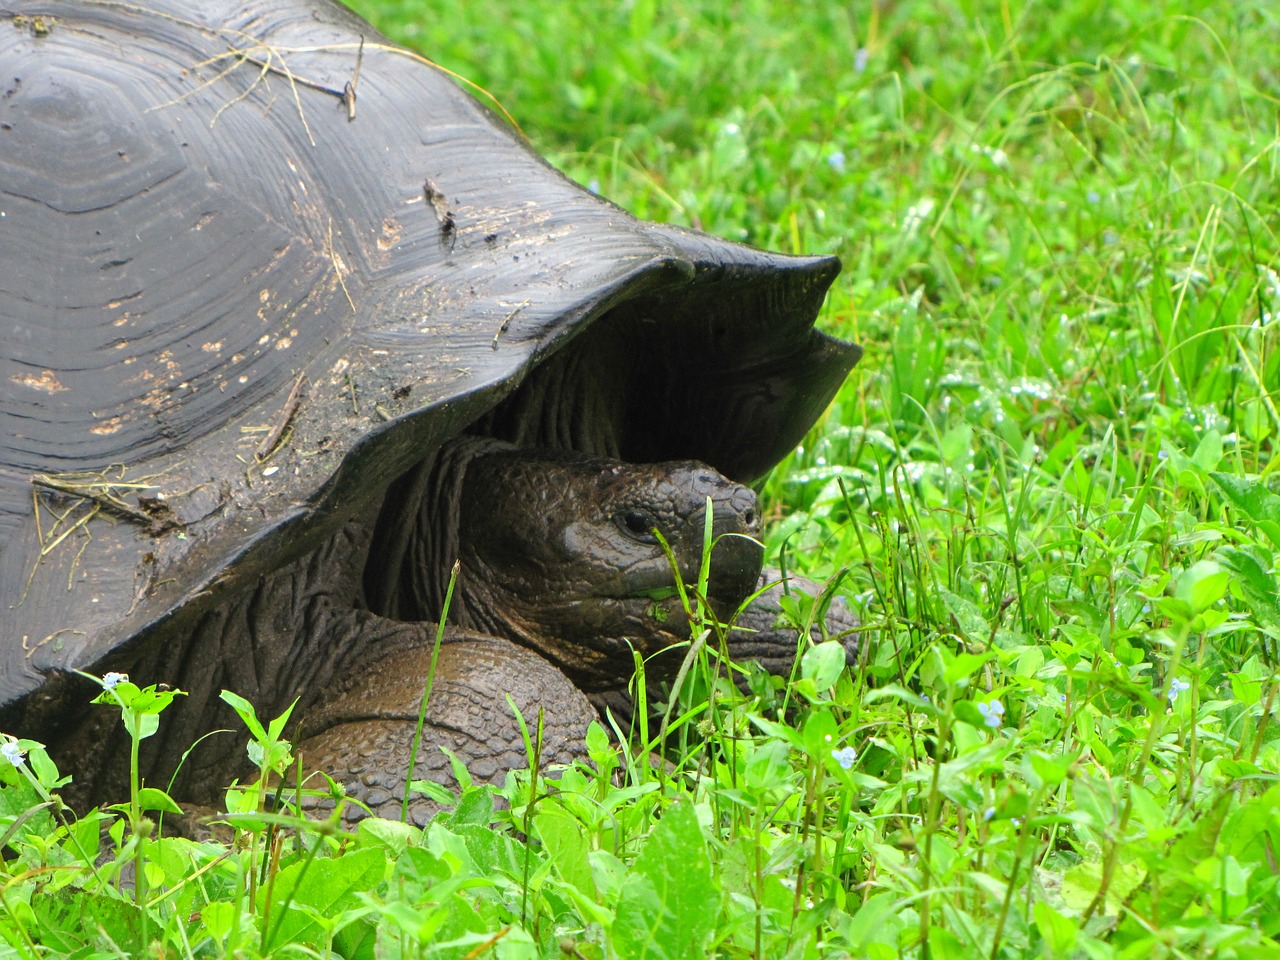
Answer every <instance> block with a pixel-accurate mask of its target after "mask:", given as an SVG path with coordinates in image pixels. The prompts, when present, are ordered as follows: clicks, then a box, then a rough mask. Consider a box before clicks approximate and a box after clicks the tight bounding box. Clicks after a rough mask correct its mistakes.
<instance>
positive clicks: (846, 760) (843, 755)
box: [831, 747, 858, 770]
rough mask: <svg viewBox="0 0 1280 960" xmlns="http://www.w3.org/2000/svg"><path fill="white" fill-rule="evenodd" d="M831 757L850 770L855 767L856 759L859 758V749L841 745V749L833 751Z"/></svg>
mask: <svg viewBox="0 0 1280 960" xmlns="http://www.w3.org/2000/svg"><path fill="white" fill-rule="evenodd" d="M831 758H832V759H833V760H835V762H836V763H838V764H840V766H842V767H844V769H846V770H850V769H852V768H853V763H854V761H855V760H857V759H858V751H857V750H855V749H853V747H841V748H840V749H839V750H832V751H831Z"/></svg>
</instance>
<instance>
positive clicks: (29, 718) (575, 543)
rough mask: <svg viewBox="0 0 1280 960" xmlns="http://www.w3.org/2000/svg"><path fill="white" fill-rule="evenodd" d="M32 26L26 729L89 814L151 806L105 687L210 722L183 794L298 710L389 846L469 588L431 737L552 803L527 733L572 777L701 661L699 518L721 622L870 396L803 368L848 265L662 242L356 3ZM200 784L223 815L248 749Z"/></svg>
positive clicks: (12, 314)
mask: <svg viewBox="0 0 1280 960" xmlns="http://www.w3.org/2000/svg"><path fill="white" fill-rule="evenodd" d="M5 15H6V18H7V20H8V22H7V23H4V24H3V25H0V318H2V320H3V324H4V339H3V350H2V351H0V420H2V422H3V429H2V434H3V438H4V439H3V453H2V455H0V730H4V731H6V732H8V733H11V734H19V735H23V736H31V737H34V738H37V739H39V740H42V741H44V742H46V743H48V744H50V745H51V747H52V749H53V751H54V753H55V756H57V757H60V758H61V760H62V763H63V765H64V769H65V770H69V771H71V772H73V773H74V775H75V783H74V785H73V796H74V797H75V798H77V799H80V800H81V801H96V800H99V799H102V798H104V797H108V796H110V795H111V793H112V791H114V790H117V789H119V786H120V778H121V777H123V776H124V774H125V769H124V767H125V764H124V761H123V759H122V756H123V755H122V753H121V752H120V751H118V750H114V749H112V745H113V744H118V743H119V742H120V741H121V739H122V736H123V735H122V733H121V731H120V730H119V729H118V724H117V725H113V719H114V711H110V710H107V709H103V708H92V707H89V706H88V705H87V703H88V700H89V699H90V697H91V695H92V694H91V690H90V687H91V685H90V684H89V681H87V680H85V679H83V678H82V677H81V676H80V675H78V674H77V673H76V671H88V672H93V673H98V674H101V673H103V672H105V671H127V672H129V673H130V674H132V675H133V677H134V679H135V680H137V681H139V682H143V683H147V682H155V681H165V682H168V683H170V684H173V685H174V686H177V687H180V688H182V689H184V690H186V691H187V692H188V693H189V696H188V697H187V698H186V699H185V700H182V701H180V702H179V705H178V706H177V707H175V708H174V709H173V710H172V711H170V713H168V714H167V715H166V718H165V723H164V724H163V725H162V726H161V729H160V732H159V734H158V735H156V736H155V737H153V738H151V739H150V740H149V741H147V745H146V746H147V751H146V752H145V753H144V760H143V762H144V773H145V774H146V775H148V776H149V777H151V778H152V781H153V782H163V781H162V780H160V779H159V778H161V777H167V776H168V775H169V774H170V773H171V772H172V770H173V769H174V767H175V764H176V762H177V760H178V758H179V757H180V756H181V753H182V751H183V750H185V749H186V748H187V747H188V746H190V745H191V744H192V743H193V742H195V741H196V740H197V738H198V737H199V736H200V735H201V734H203V733H204V732H206V731H208V730H211V729H213V728H216V727H219V726H230V725H233V723H234V716H233V715H232V714H231V712H230V710H229V709H228V708H227V707H226V706H225V704H223V703H222V702H221V701H220V700H219V692H220V691H221V690H222V689H224V688H226V689H230V690H232V691H235V692H237V693H239V694H241V695H243V696H245V697H247V698H248V699H249V700H251V701H252V702H253V703H254V704H255V705H256V706H257V708H258V710H259V713H260V715H263V716H274V715H275V714H277V713H278V712H279V711H281V710H282V709H283V708H284V707H286V706H287V705H288V704H289V703H291V702H293V701H294V700H295V699H299V698H300V703H299V706H298V708H297V710H296V711H295V714H294V716H295V718H297V719H299V720H300V721H301V727H300V733H299V736H300V737H302V738H303V739H304V741H305V742H304V743H303V749H304V752H305V753H306V755H307V757H308V762H310V763H313V764H314V765H316V766H319V767H324V768H328V769H330V770H331V771H333V772H334V773H335V774H337V775H338V776H340V777H342V778H345V779H346V780H348V781H349V782H350V783H351V784H352V789H354V790H355V791H356V792H357V793H362V794H363V795H364V798H365V799H366V800H368V801H369V802H370V804H371V806H372V807H374V809H379V808H382V807H383V805H384V804H385V803H386V802H387V799H388V795H389V794H390V793H391V792H394V791H395V790H396V789H397V787H398V784H400V783H402V782H403V779H402V778H403V772H402V771H403V761H404V759H405V753H406V750H407V745H408V736H409V734H410V733H411V731H412V727H413V719H414V715H415V713H416V709H417V704H418V698H419V697H420V695H421V690H422V685H423V681H424V678H425V674H426V671H427V665H428V663H429V654H430V650H431V644H432V640H433V638H434V633H435V628H434V626H433V621H435V620H438V619H439V617H440V614H441V602H442V594H443V592H444V585H445V583H446V582H447V580H448V576H449V571H450V569H451V567H452V566H453V562H454V561H455V560H460V561H461V567H460V570H461V573H460V575H459V586H458V594H457V597H456V598H455V602H454V606H453V608H452V609H451V610H450V613H449V617H448V620H449V623H450V629H449V631H448V635H447V641H448V642H446V644H445V645H444V648H443V650H442V651H441V653H440V660H439V663H438V665H437V673H436V685H435V690H434V692H433V695H432V699H431V713H430V716H429V717H428V731H427V735H428V739H429V740H430V739H434V740H436V741H438V742H439V743H441V744H444V745H446V746H449V747H451V748H452V749H454V750H455V751H457V752H458V753H459V754H460V755H461V756H462V757H463V758H464V759H466V760H467V761H468V762H470V763H472V764H473V765H474V766H475V767H476V768H477V771H478V775H479V776H484V777H496V776H500V775H501V773H502V771H503V769H505V768H507V767H510V766H512V765H515V764H521V763H523V752H522V750H520V749H518V739H517V737H516V735H515V730H516V727H515V724H514V721H513V720H512V717H511V714H510V711H509V709H508V706H507V703H506V696H507V694H508V693H510V694H511V695H512V696H513V697H514V698H515V700H516V701H517V703H518V705H519V706H520V707H521V709H522V710H524V711H526V713H529V712H530V711H536V710H537V708H538V707H539V706H540V705H541V706H543V707H545V708H546V717H547V734H546V736H547V743H548V747H547V755H548V756H565V755H569V754H571V753H572V752H573V748H572V744H573V743H574V741H575V739H576V740H577V742H578V743H580V742H581V736H582V731H583V728H584V726H585V724H586V722H587V720H588V719H589V718H590V716H591V715H592V709H593V708H592V704H591V702H589V700H588V696H589V697H590V698H591V699H592V701H594V703H595V704H596V705H597V706H599V705H601V704H608V703H610V702H617V696H618V694H619V691H623V690H624V689H625V685H626V681H627V677H628V676H629V674H630V673H631V670H632V666H633V651H638V652H640V653H641V654H643V655H644V656H646V657H651V658H653V657H654V656H655V655H656V654H658V653H660V652H661V651H662V649H663V648H665V647H668V646H678V645H679V641H681V640H682V639H683V638H685V637H687V634H688V627H687V623H685V622H684V618H683V614H682V612H681V610H680V608H679V606H678V601H677V600H673V599H672V598H671V597H670V594H671V593H672V591H671V589H670V587H671V586H672V583H673V581H672V573H671V568H672V562H673V559H674V562H675V564H676V566H678V568H679V570H680V573H681V576H683V577H685V578H692V577H694V576H695V575H696V572H697V570H698V566H699V562H700V559H701V556H702V550H703V539H702V535H703V530H704V520H705V511H706V509H707V507H706V505H707V503H708V499H709V501H710V502H711V504H712V523H711V527H712V528H713V533H714V535H715V536H716V537H717V538H718V539H717V543H718V544H719V546H717V547H716V548H715V549H714V550H713V555H712V558H711V559H712V571H713V572H712V576H711V581H710V585H709V588H708V592H709V594H710V597H709V600H710V602H711V604H712V606H713V607H714V608H715V609H716V611H717V612H718V613H719V614H720V615H721V616H728V615H730V614H732V613H733V611H734V610H735V609H736V608H737V607H738V606H739V605H740V604H741V603H742V601H743V600H744V598H746V597H747V595H748V594H749V593H751V592H752V590H753V589H754V587H755V584H756V582H757V577H758V576H759V575H760V548H759V546H758V544H756V543H754V542H753V541H752V540H751V536H752V535H753V534H754V533H755V532H756V530H757V529H758V524H759V518H758V516H757V512H758V511H757V508H756V505H755V499H754V494H753V493H752V491H751V490H750V489H749V487H747V486H745V485H744V484H749V483H750V482H751V481H752V480H754V479H756V478H759V477H760V476H761V475H762V474H764V473H765V472H766V471H767V470H769V469H770V467H771V466H773V465H774V464H775V463H776V462H777V461H778V460H779V459H781V458H782V457H783V456H784V455H786V453H787V452H788V451H789V450H791V449H792V447H793V446H794V445H795V444H796V443H797V442H798V440H799V439H800V438H801V436H802V435H803V433H804V432H805V431H806V430H807V429H808V428H809V427H810V426H811V425H812V423H813V422H814V421H815V419H816V418H817V417H818V416H819V415H820V414H821V412H822V411H823V409H824V407H825V406H826V404H827V403H828V402H829V400H830V399H831V397H832V396H833V394H834V392H835V391H836V389H837V388H838V387H839V385H840V384H841V382H842V381H843V380H844V378H845V376H846V375H847V373H848V372H849V370H850V368H851V367H852V366H853V364H854V363H855V362H856V361H857V359H858V357H859V355H860V351H859V350H858V348H857V347H855V346H853V345H851V344H847V343H844V342H841V341H838V340H835V339H833V338H830V337H828V336H826V335H824V334H822V333H819V332H817V331H815V330H814V329H813V322H814V318H815V316H816V314H817V312H818V309H819V307H820V305H821V303H822V300H823V296H824V294H825V291H826V288H827V287H828V285H829V284H830V282H831V280H832V278H833V277H834V276H835V274H836V272H837V270H838V268H839V265H838V263H837V261H836V260H834V259H833V258H829V257H790V256H781V255H776V254H771V253H763V252H759V251H757V250H753V249H750V248H747V247H744V246H741V245H737V244H733V243H728V242H725V241H722V240H718V239H714V238H711V237H708V236H704V235H702V234H699V233H695V232H691V231H687V230H683V229H678V228H675V227H671V226H664V225H659V224H653V223H644V222H639V221H637V220H635V219H634V218H632V217H631V216H629V215H628V214H626V213H625V212H623V211H622V210H620V209H619V208H618V207H616V206H614V205H612V204H610V203H608V202H607V201H605V200H602V199H601V198H599V197H597V196H595V195H593V194H592V193H591V192H589V191H587V190H583V189H581V188H580V187H578V186H577V185H575V184H574V183H572V182H570V181H569V180H567V179H566V178H565V177H563V176H562V175H560V174H559V173H557V172H556V171H555V170H554V169H552V168H551V167H550V166H549V165H548V164H547V163H545V162H544V161H543V160H542V159H540V158H539V157H538V156H537V155H536V154H535V153H533V152H532V151H531V150H530V149H529V147H528V146H527V145H526V143H525V142H524V141H523V140H522V139H521V137H520V136H519V135H518V134H517V133H516V132H514V131H513V130H512V128H511V127H510V126H509V125H508V124H507V123H505V122H503V121H502V120H500V119H498V118H496V117H495V115H494V114H493V113H492V112H491V111H490V110H489V109H488V108H486V107H485V106H482V105H480V104H478V103H477V102H476V101H475V100H473V99H472V98H471V97H470V96H468V95H467V94H465V93H463V92H462V91H461V90H460V89H459V88H458V86H457V85H456V84H455V83H454V81H453V80H452V79H451V78H450V77H449V76H448V75H446V74H444V73H443V72H442V71H440V70H438V69H436V68H435V67H434V66H433V65H431V64H430V63H429V62H427V61H425V60H424V59H423V58H422V57H421V56H419V55H417V54H415V53H412V52H410V51H408V50H404V49H401V48H399V47H396V46H394V45H392V44H390V43H389V42H387V41H386V40H384V39H383V38H381V37H380V36H378V35H377V33H376V32H375V31H374V30H373V29H372V28H371V27H369V26H368V25H367V24H365V23H363V22H361V21H360V20H359V19H358V18H356V17H355V16H354V15H353V14H351V13H350V12H349V11H347V10H346V9H344V8H342V7H340V6H338V5H337V4H334V3H329V2H326V0H249V2H234V3H233V2H230V0H216V2H215V0H201V2H199V3H196V2H187V3H183V2H181V0H128V2H123V0H121V2H115V0H100V2H91V0H61V2H60V0H18V2H17V5H16V7H15V6H14V5H13V4H10V5H9V6H8V7H7V8H6V14H5ZM660 536H661V539H665V540H666V541H667V542H668V544H669V545H670V547H671V551H672V557H671V558H669V557H667V556H666V555H665V554H664V552H663V547H662V543H660V542H659V540H660ZM664 588H665V589H664ZM747 609H748V612H750V610H752V609H754V608H752V607H748V608H747ZM748 619H750V618H749V615H748ZM756 622H757V625H760V626H763V627H764V629H763V630H762V631H761V632H759V633H752V632H750V631H744V630H739V631H737V632H736V633H735V634H734V636H735V637H737V638H738V640H737V643H738V648H737V649H736V652H737V653H740V654H742V655H748V656H750V655H757V654H758V655H760V656H761V657H762V658H764V659H768V658H769V656H770V652H769V650H770V644H771V643H772V642H773V640H772V639H771V638H770V636H769V630H768V628H767V624H765V622H764V619H763V618H761V617H757V620H756ZM790 642H791V643H792V644H794V638H792V640H791V641H790ZM791 653H792V654H794V646H792V648H791ZM661 659H662V658H661V657H658V658H657V660H661ZM666 660H667V662H675V663H678V662H679V654H676V655H674V656H668V657H667V658H666ZM655 662H657V661H655ZM610 698H614V699H613V700H612V701H611V699H610ZM197 750H198V753H197V754H195V755H194V756H193V759H192V762H190V763H188V764H187V765H186V769H185V770H184V773H183V779H182V780H181V781H180V784H179V788H178V791H179V792H180V793H181V794H182V795H184V796H186V797H187V798H189V799H193V800H196V801H200V800H208V799H209V798H210V797H212V796H213V795H215V791H217V790H218V789H220V788H221V787H222V786H224V785H225V784H226V782H227V781H228V779H229V778H230V777H231V776H233V775H235V774H236V773H237V771H238V769H239V765H240V763H241V762H243V757H244V754H243V747H242V741H241V739H240V738H239V737H231V736H222V737H213V738H209V739H207V740H205V741H203V742H202V743H201V744H200V746H199V747H198V748H197ZM433 756H434V757H435V760H433V759H432V757H433ZM423 762H424V763H425V764H426V765H427V767H428V773H429V775H432V776H444V775H445V774H444V771H443V769H442V764H443V760H442V755H441V754H440V752H439V751H436V750H434V749H428V750H426V751H424V754H423ZM398 778H399V779H398Z"/></svg>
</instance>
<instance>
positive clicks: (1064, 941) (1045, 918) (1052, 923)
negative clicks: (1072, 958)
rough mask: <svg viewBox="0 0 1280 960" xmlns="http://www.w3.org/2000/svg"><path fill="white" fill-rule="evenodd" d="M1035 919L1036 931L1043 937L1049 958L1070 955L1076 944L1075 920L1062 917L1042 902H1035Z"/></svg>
mask: <svg viewBox="0 0 1280 960" xmlns="http://www.w3.org/2000/svg"><path fill="white" fill-rule="evenodd" d="M1035 919H1036V929H1038V930H1039V931H1040V936H1042V937H1044V942H1045V944H1046V945H1047V946H1048V948H1049V955H1050V956H1051V957H1065V956H1067V955H1068V954H1070V953H1071V949H1072V947H1074V946H1075V944H1076V925H1077V922H1076V921H1075V920H1073V919H1071V918H1070V917H1064V916H1063V915H1062V914H1060V913H1059V912H1058V911H1057V910H1055V909H1053V907H1051V906H1049V904H1047V903H1045V902H1044V901H1043V900H1038V901H1036V905H1035Z"/></svg>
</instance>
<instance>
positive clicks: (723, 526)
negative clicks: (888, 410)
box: [366, 438, 763, 692]
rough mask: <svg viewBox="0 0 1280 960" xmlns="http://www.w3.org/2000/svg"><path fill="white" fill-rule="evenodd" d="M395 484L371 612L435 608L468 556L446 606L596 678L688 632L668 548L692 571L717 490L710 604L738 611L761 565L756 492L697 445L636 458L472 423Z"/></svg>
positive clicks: (588, 680)
mask: <svg viewBox="0 0 1280 960" xmlns="http://www.w3.org/2000/svg"><path fill="white" fill-rule="evenodd" d="M395 494H396V496H397V497H398V498H399V501H398V504H399V507H400V509H399V510H398V511H395V515H396V517H397V518H398V519H397V520H396V521H395V522H394V523H392V522H384V523H383V524H382V528H381V530H380V537H379V539H378V541H377V543H376V545H375V550H374V556H373V558H372V563H371V567H370V569H371V571H372V572H373V574H372V576H371V577H368V578H366V589H367V592H368V593H369V595H370V597H371V605H372V606H373V608H374V610H375V612H378V613H381V614H383V615H384V616H389V617H393V618H395V619H402V620H403V619H408V620H434V619H437V618H438V617H439V616H440V613H441V611H442V609H443V605H444V593H445V588H446V586H447V582H448V576H449V570H450V568H451V567H452V565H453V561H454V559H457V560H459V561H460V572H459V575H458V583H457V587H456V590H455V593H454V597H453V601H452V604H451V606H450V609H449V611H448V622H449V623H450V624H454V625H457V626H462V627H467V628H470V629H472V630H476V631H479V632H482V633H486V634H491V635H494V636H499V637H505V638H508V639H510V640H513V641H515V642H517V643H520V644H521V645H523V646H526V647H528V648H530V649H532V650H534V651H536V652H538V653H539V654H541V655H542V656H544V657H546V658H547V659H548V660H550V661H551V662H552V663H554V664H556V666H558V667H559V668H560V669H561V670H562V671H564V673H565V674H566V675H568V676H569V677H570V678H571V679H572V680H573V681H574V682H575V683H576V684H578V685H579V686H580V687H581V688H582V689H584V690H586V691H587V692H595V691H600V690H608V689H617V688H618V687H620V686H622V685H624V684H625V683H626V680H627V678H628V677H630V676H631V674H632V673H633V671H634V667H635V662H634V657H633V653H632V651H633V650H634V651H636V652H639V653H640V654H641V655H642V656H644V657H646V658H648V657H650V656H652V655H653V654H655V653H657V652H659V651H661V650H663V649H665V648H667V647H669V646H671V645H673V644H677V643H680V642H682V641H684V640H687V639H688V637H689V624H688V620H687V617H686V615H685V613H684V610H683V607H682V605H681V601H680V599H679V596H678V595H677V593H676V591H675V582H676V580H675V572H674V571H673V569H672V559H674V561H675V566H676V567H677V568H678V570H679V575H680V578H681V580H682V581H683V582H684V583H686V584H696V583H697V581H698V574H699V568H700V565H701V560H702V554H703V544H704V538H705V529H706V528H705V521H706V506H707V501H708V498H710V500H711V503H712V518H713V519H712V531H711V532H712V537H713V541H714V542H715V544H716V545H715V547H714V549H713V551H712V562H711V568H710V569H711V573H710V580H709V582H708V588H707V593H708V599H709V600H710V601H711V605H712V608H713V610H715V612H716V613H717V614H718V615H720V616H728V615H729V614H731V613H732V612H733V611H734V609H736V607H737V606H738V604H740V603H741V602H742V600H743V599H745V598H746V596H747V595H748V594H749V593H750V592H751V591H752V590H753V589H754V588H755V585H756V581H757V579H758V577H759V574H760V566H761V560H762V553H763V552H762V549H761V547H760V545H759V544H758V543H757V542H756V541H755V540H754V539H753V538H754V537H756V536H757V535H758V533H759V508H758V505H757V500H756V496H755V494H754V492H753V491H751V490H750V489H749V488H746V487H743V486H741V485H739V484H736V483H733V482H731V481H729V480H726V479H725V478H724V477H722V476H720V475H719V474H717V473H716V472H715V471H714V470H712V469H710V468H709V467H707V466H705V465H703V464H700V463H696V462H693V461H681V462H674V463H661V464H630V463H624V462H621V461H617V460H609V459H604V458H597V457H590V456H586V455H582V454H576V453H566V452H561V451H549V450H522V449H518V448H516V447H514V446H511V445H508V444H504V443H501V442H499V441H493V440H487V439H470V438H466V439H462V440H459V441H455V442H453V443H451V444H448V445H446V446H445V447H444V448H443V449H442V450H441V451H440V453H439V454H438V455H437V456H436V457H435V458H434V459H433V461H432V462H431V463H430V464H426V465H424V467H423V468H421V469H420V470H419V471H416V472H415V475H414V476H413V477H412V478H407V480H406V481H405V482H403V483H402V484H401V485H400V486H399V488H398V489H397V490H396V491H395ZM385 519H386V515H385V514H384V520H385ZM655 531H656V534H655ZM657 534H660V535H661V539H662V540H665V542H666V543H667V545H668V546H669V547H670V550H671V557H668V556H667V554H666V552H665V551H664V550H663V547H662V545H661V543H660V541H659V537H658V535H657ZM374 579H377V580H378V582H377V583H371V580H374ZM373 598H376V599H373ZM665 659H666V660H668V661H670V663H671V664H672V669H674V665H676V664H678V662H679V660H678V658H677V657H669V658H665Z"/></svg>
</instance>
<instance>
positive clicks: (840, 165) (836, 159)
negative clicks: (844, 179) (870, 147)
mask: <svg viewBox="0 0 1280 960" xmlns="http://www.w3.org/2000/svg"><path fill="white" fill-rule="evenodd" d="M844 164H845V158H844V152H843V151H842V150H837V151H836V152H835V153H833V154H831V156H829V157H827V166H829V167H830V168H831V169H832V170H835V171H836V172H838V173H844Z"/></svg>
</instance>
